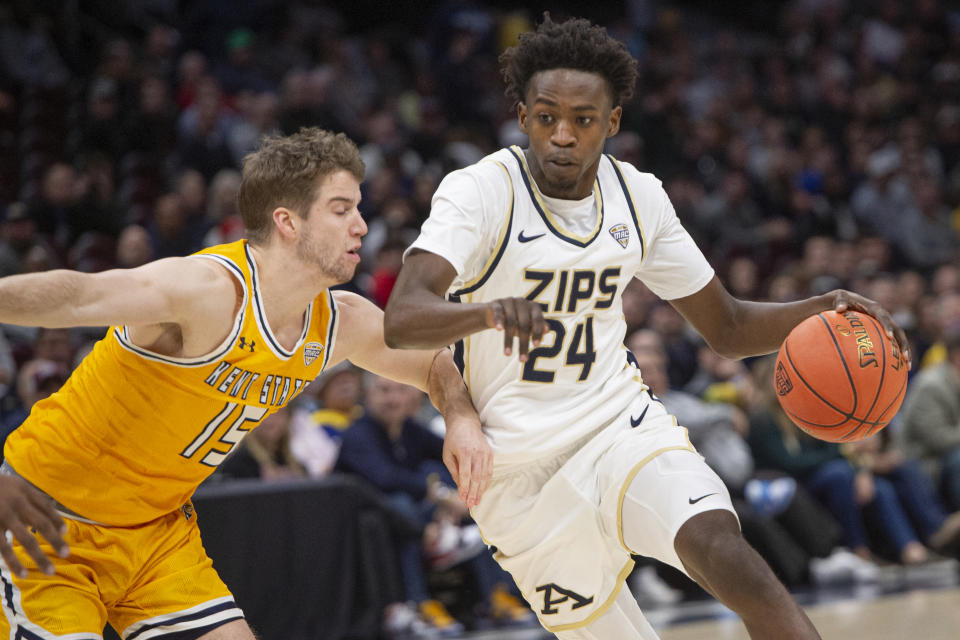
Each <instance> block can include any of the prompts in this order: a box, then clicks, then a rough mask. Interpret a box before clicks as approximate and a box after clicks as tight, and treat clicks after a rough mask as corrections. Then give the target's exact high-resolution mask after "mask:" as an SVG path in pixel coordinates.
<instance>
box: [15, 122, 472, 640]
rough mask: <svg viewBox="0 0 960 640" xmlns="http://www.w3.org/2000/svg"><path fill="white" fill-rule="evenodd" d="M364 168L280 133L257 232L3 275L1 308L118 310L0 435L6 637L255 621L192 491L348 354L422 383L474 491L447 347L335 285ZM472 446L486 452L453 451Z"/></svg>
mask: <svg viewBox="0 0 960 640" xmlns="http://www.w3.org/2000/svg"><path fill="white" fill-rule="evenodd" d="M363 174H364V167H363V162H362V161H361V159H360V155H359V153H358V151H357V148H356V146H355V145H354V144H353V143H352V142H351V141H350V140H349V139H348V138H347V137H346V136H344V135H343V134H338V135H334V134H331V133H329V132H326V131H322V130H320V129H304V130H302V131H301V132H300V133H298V134H295V135H293V136H289V137H287V138H274V139H269V140H267V141H266V142H265V143H264V144H263V146H262V147H261V148H260V149H259V150H258V151H257V152H255V153H253V154H251V155H250V156H248V157H247V158H246V159H245V161H244V167H243V182H242V185H241V188H240V195H239V208H240V212H241V215H242V216H243V220H244V224H245V226H246V229H247V238H248V240H244V241H240V242H236V243H233V244H228V245H221V246H216V247H212V248H210V249H207V250H204V251H201V252H200V253H198V254H195V255H193V256H188V257H183V258H171V259H165V260H159V261H156V262H153V263H150V264H147V265H144V266H142V267H139V268H136V269H131V270H114V271H107V272H103V273H99V274H83V273H77V272H71V271H51V272H47V273H42V274H31V275H19V276H12V277H9V278H5V279H2V280H0V321H2V322H7V323H15V324H22V325H35V326H45V327H68V326H76V325H83V326H97V325H109V326H110V329H109V330H108V332H107V335H106V336H105V337H104V339H103V340H101V341H100V342H99V343H97V345H96V346H95V347H94V349H93V351H92V352H91V353H90V354H89V355H88V356H87V357H86V358H85V359H84V361H83V362H82V363H81V364H80V366H79V367H78V368H77V370H76V371H75V372H74V374H73V375H72V376H71V378H70V380H68V381H67V383H66V384H65V385H64V387H63V389H62V390H61V391H60V392H58V393H56V394H54V396H52V397H51V398H50V399H48V400H47V401H44V402H40V403H38V404H37V405H36V406H35V407H34V409H33V411H32V413H31V415H30V417H29V418H28V419H27V420H26V422H24V424H23V425H22V426H21V427H20V428H19V429H18V430H17V431H16V432H15V433H13V434H12V435H11V436H10V438H9V439H8V440H7V443H6V446H5V448H4V458H5V460H4V466H3V469H2V471H3V473H0V527H2V529H3V530H4V531H9V532H10V534H12V542H11V540H10V538H11V537H10V536H0V557H2V561H0V586H2V589H0V609H2V612H3V615H2V616H0V637H10V638H14V637H16V638H70V639H71V640H82V639H86V638H100V637H101V633H102V630H103V628H104V626H105V624H106V623H107V622H110V624H111V625H112V626H113V627H114V628H115V629H116V630H117V631H119V632H120V634H121V635H122V637H123V638H125V640H133V639H135V638H138V639H140V640H146V639H147V638H150V639H155V638H164V639H170V640H188V639H189V640H194V639H198V638H202V639H204V640H252V639H253V637H254V636H253V634H252V633H251V631H250V629H249V627H248V626H247V624H246V622H245V621H244V620H243V614H242V612H241V611H240V609H239V608H237V606H236V604H235V603H234V601H233V598H232V597H231V595H230V592H229V590H228V589H227V587H226V586H225V585H224V584H223V582H222V581H221V580H220V578H219V577H218V576H217V573H216V572H215V571H214V569H213V567H212V564H211V561H210V560H209V559H208V558H207V556H206V554H205V552H204V550H203V547H202V546H201V544H200V537H199V532H198V529H197V524H196V517H195V515H194V513H193V509H192V506H191V505H190V495H191V494H192V493H193V491H194V489H195V488H196V486H197V485H198V484H199V483H200V482H201V481H202V480H203V479H204V478H206V477H207V476H208V475H209V474H210V473H212V472H213V471H214V470H215V469H216V467H217V465H218V464H219V463H220V462H221V461H222V460H223V459H224V458H225V457H226V456H227V455H228V454H229V452H230V450H231V449H232V448H233V447H234V446H235V445H236V444H237V443H238V442H239V441H240V439H241V438H242V437H243V436H244V434H245V433H246V432H248V431H249V430H250V429H252V428H254V427H255V426H256V425H257V424H258V423H259V422H260V421H261V420H263V418H264V417H266V416H267V415H269V414H270V413H272V412H274V411H276V410H277V409H279V408H280V407H282V406H284V405H285V404H287V403H289V402H290V401H291V400H292V399H293V398H294V397H296V396H297V395H298V394H299V393H301V392H302V391H303V389H304V388H305V386H306V385H307V384H308V383H309V382H310V381H311V380H313V379H314V378H315V377H316V376H317V375H318V374H319V373H320V372H321V371H322V370H323V369H324V368H326V367H329V366H332V365H334V364H336V363H337V362H340V361H342V360H345V359H349V360H350V361H352V362H353V363H354V364H357V365H359V366H360V367H363V368H365V369H369V370H370V371H373V372H376V373H378V374H380V375H383V376H387V377H390V378H393V379H395V380H398V381H401V382H405V383H408V384H411V385H414V386H417V387H419V388H420V389H423V390H426V391H428V392H429V394H430V397H431V400H432V401H433V402H434V404H435V405H436V406H437V407H438V409H439V410H440V411H441V412H442V413H443V415H444V417H445V419H446V421H447V424H448V425H449V426H448V428H449V429H450V434H451V435H450V437H449V440H450V441H449V442H448V444H447V452H446V453H447V455H448V458H449V460H450V461H451V463H450V466H451V467H452V469H451V471H452V472H453V474H454V478H455V479H456V480H457V481H458V483H459V485H460V488H461V496H462V497H463V498H464V499H465V500H466V502H467V503H468V504H475V503H476V501H477V498H478V496H479V493H480V492H481V491H482V489H483V488H484V487H483V486H482V481H483V478H484V477H486V476H488V475H489V469H488V468H487V465H488V464H489V463H490V459H489V458H483V456H480V457H479V458H478V456H477V450H479V449H480V448H481V445H482V444H483V443H482V442H481V441H480V440H479V439H477V438H476V436H475V435H474V434H476V433H478V432H479V422H478V418H477V415H476V412H475V411H474V410H473V407H472V404H471V402H470V400H469V397H468V395H467V394H466V390H465V388H464V385H463V380H462V378H461V377H460V374H459V372H458V371H457V369H456V367H455V366H454V364H453V360H452V357H451V355H450V354H449V352H448V351H447V350H446V349H443V350H440V351H437V350H429V351H411V352H401V351H392V350H390V349H388V348H387V347H386V345H385V344H384V341H383V318H382V314H381V312H380V311H379V309H377V308H376V307H375V306H374V305H373V304H371V303H370V302H367V301H366V300H364V299H362V298H361V297H359V296H356V295H354V294H350V293H346V292H340V291H337V292H331V291H329V290H328V287H330V286H332V285H335V284H338V283H342V282H346V281H348V280H350V279H351V278H352V277H353V274H354V270H355V269H356V266H357V263H358V262H359V257H358V256H357V250H358V249H359V248H360V239H361V237H362V236H363V235H364V234H365V233H366V231H367V227H366V224H365V223H364V221H363V218H362V217H361V216H360V212H359V210H358V204H359V202H360V182H361V181H362V179H363ZM461 433H462V434H466V435H465V437H461V436H460V435H459V434H461ZM471 438H473V439H472V440H471ZM463 452H467V457H468V458H469V459H470V460H471V461H472V462H471V464H473V465H475V466H473V467H471V468H460V467H459V466H458V465H457V463H456V459H458V458H460V457H462V456H463ZM31 528H32V529H33V531H31Z"/></svg>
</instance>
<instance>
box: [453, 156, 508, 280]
mask: <svg viewBox="0 0 960 640" xmlns="http://www.w3.org/2000/svg"><path fill="white" fill-rule="evenodd" d="M493 162H496V163H497V164H498V165H500V168H501V169H503V172H504V173H505V174H506V175H507V180H508V181H509V183H510V211H508V212H507V224H506V230H505V231H504V232H503V234H502V236H501V237H500V238H499V242H500V246H499V247H498V248H497V253H496V254H495V255H494V256H493V259H492V260H490V261H489V263H488V264H486V265H484V270H483V273H482V274H481V276H480V278H479V279H478V280H476V281H475V282H473V283H472V284H468V285H467V286H465V287H464V288H463V289H459V290H457V291H455V292H454V294H453V295H454V296H457V297H459V296H462V295H466V294H468V293H473V292H474V291H476V290H477V289H479V288H480V287H482V286H483V285H484V284H485V283H486V281H487V280H489V279H490V276H491V275H492V274H493V271H494V269H496V268H497V264H499V263H500V258H502V257H503V254H504V252H505V251H506V250H507V245H508V244H509V243H510V234H511V233H513V209H514V203H515V202H516V200H517V193H516V190H515V189H514V188H513V179H512V178H511V177H510V172H509V171H507V168H506V167H505V166H504V165H503V163H502V162H499V161H497V160H494V161H493Z"/></svg>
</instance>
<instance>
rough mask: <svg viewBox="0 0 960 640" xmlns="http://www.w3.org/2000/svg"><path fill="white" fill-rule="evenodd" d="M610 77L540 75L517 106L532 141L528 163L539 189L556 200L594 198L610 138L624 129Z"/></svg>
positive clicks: (580, 73) (559, 73)
mask: <svg viewBox="0 0 960 640" xmlns="http://www.w3.org/2000/svg"><path fill="white" fill-rule="evenodd" d="M621 112H622V110H621V108H620V107H616V108H614V107H613V101H612V100H611V98H610V92H609V90H608V87H607V81H606V79H605V78H604V77H603V76H601V75H598V74H596V73H590V72H587V71H579V70H576V69H551V70H549V71H540V72H538V73H535V74H534V75H533V77H532V78H530V83H529V87H528V88H527V95H526V98H525V101H524V102H521V103H520V105H519V106H518V108H517V117H518V119H519V124H520V129H521V131H523V132H524V133H526V134H527V135H528V136H529V137H530V148H529V149H528V150H527V152H526V155H527V162H528V163H529V164H530V171H531V172H532V173H533V178H534V180H536V181H537V186H538V187H540V191H542V192H543V193H544V194H546V195H548V196H551V197H555V198H566V199H580V198H585V197H587V196H588V195H590V193H591V191H592V190H593V181H594V178H595V177H596V175H597V166H598V165H599V163H600V154H601V153H603V145H604V143H605V142H606V139H607V138H609V137H610V136H612V135H614V134H615V133H617V131H619V129H620V114H621Z"/></svg>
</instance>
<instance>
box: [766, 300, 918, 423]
mask: <svg viewBox="0 0 960 640" xmlns="http://www.w3.org/2000/svg"><path fill="white" fill-rule="evenodd" d="M773 383H774V387H775V388H776V390H777V398H778V399H779V400H780V406H781V407H783V410H784V411H785V412H786V414H787V415H788V416H789V417H790V419H791V420H793V421H794V422H795V423H796V425H797V426H798V427H800V428H801V429H803V430H804V431H806V432H807V433H809V434H810V435H812V436H814V437H817V438H820V439H821V440H829V441H830V442H851V441H853V440H860V439H862V438H866V437H868V436H871V435H873V434H874V433H876V432H877V431H879V430H880V429H882V428H883V427H885V426H886V425H887V423H888V422H890V420H891V419H892V418H893V416H894V415H896V413H897V410H898V409H899V408H900V405H901V404H902V403H903V396H904V393H905V392H906V390H907V363H906V361H905V360H904V359H903V356H902V355H901V354H900V349H899V348H898V346H897V343H896V342H893V341H891V340H889V339H888V338H887V335H886V333H885V332H884V330H883V325H881V324H880V322H878V321H877V320H876V319H875V318H874V317H872V316H870V315H868V314H866V313H862V312H860V311H846V312H844V313H842V314H840V313H837V312H835V311H824V312H823V313H818V314H817V315H815V316H811V317H809V318H807V319H806V320H804V321H803V322H801V323H800V324H798V325H797V326H796V327H794V329H793V331H791V332H790V335H788V336H787V339H786V340H784V341H783V345H782V346H781V347H780V352H779V353H778V354H777V365H776V369H775V371H774V380H773Z"/></svg>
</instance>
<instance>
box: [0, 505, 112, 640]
mask: <svg viewBox="0 0 960 640" xmlns="http://www.w3.org/2000/svg"><path fill="white" fill-rule="evenodd" d="M66 526H67V532H66V534H65V535H64V539H65V540H66V541H67V543H68V544H69V545H70V550H71V553H70V557H69V558H61V557H60V556H58V555H57V554H56V553H55V552H54V550H53V548H52V547H51V546H50V544H49V543H48V542H47V541H46V540H45V539H43V537H42V536H37V542H38V543H39V544H40V548H41V549H42V550H43V552H44V553H45V554H46V556H47V557H48V558H49V559H50V561H51V562H52V563H53V566H54V569H55V573H54V574H53V575H52V576H48V575H46V574H44V573H43V572H42V571H40V570H39V568H38V567H37V564H36V562H34V560H33V558H31V557H30V556H29V555H28V554H27V552H26V551H25V550H24V548H23V546H22V545H21V544H20V543H19V541H14V544H13V549H14V553H16V554H17V558H18V559H19V560H20V563H21V564H22V565H23V566H24V568H26V569H27V576H26V577H25V578H20V577H18V576H15V575H13V573H12V572H11V571H10V570H9V568H8V567H7V565H6V563H5V562H3V561H2V560H0V611H2V616H0V638H14V637H16V638H33V637H41V638H46V637H52V635H54V634H55V635H58V636H60V635H69V634H77V635H76V636H75V637H77V638H99V637H100V634H101V633H102V632H103V627H104V625H105V624H106V621H107V611H106V607H105V606H104V605H103V603H102V602H101V592H102V587H103V585H101V584H99V582H98V578H97V572H98V568H99V567H100V566H101V565H100V561H101V560H103V559H106V556H104V554H102V553H101V552H100V551H99V550H98V549H97V548H96V546H97V545H96V544H93V545H91V544H88V543H89V542H90V537H91V536H90V533H91V532H90V531H89V529H90V527H88V525H85V524H83V523H79V522H76V521H74V520H70V519H67V520H66ZM97 542H98V541H97ZM71 637H74V636H72V635H71Z"/></svg>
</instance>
